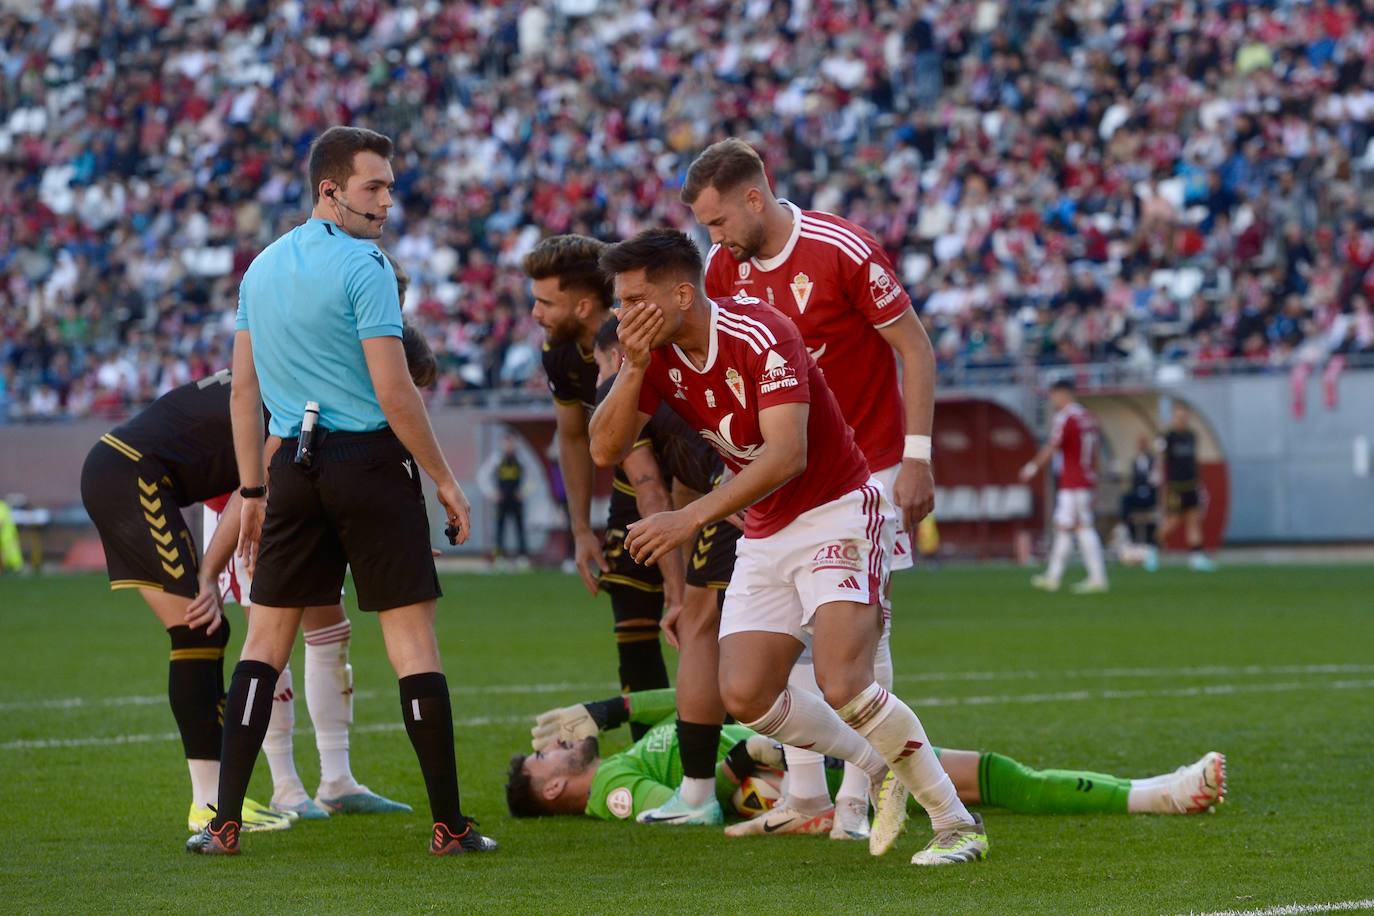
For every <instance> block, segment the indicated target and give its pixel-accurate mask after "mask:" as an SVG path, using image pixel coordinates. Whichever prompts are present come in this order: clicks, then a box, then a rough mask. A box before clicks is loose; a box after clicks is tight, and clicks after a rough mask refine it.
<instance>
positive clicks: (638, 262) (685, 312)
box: [590, 229, 987, 865]
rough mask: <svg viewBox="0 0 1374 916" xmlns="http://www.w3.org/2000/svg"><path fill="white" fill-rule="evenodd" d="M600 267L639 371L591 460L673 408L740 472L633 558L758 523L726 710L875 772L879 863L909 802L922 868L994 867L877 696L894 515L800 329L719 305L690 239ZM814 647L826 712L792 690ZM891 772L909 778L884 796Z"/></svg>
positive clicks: (731, 593) (983, 839)
mask: <svg viewBox="0 0 1374 916" xmlns="http://www.w3.org/2000/svg"><path fill="white" fill-rule="evenodd" d="M601 265H602V268H603V270H605V272H606V273H607V274H608V275H610V276H612V277H614V281H615V292H616V297H617V298H618V299H619V300H620V302H621V323H620V329H619V337H620V340H621V343H622V344H623V346H624V349H625V353H626V360H625V364H624V365H623V366H622V368H621V371H620V373H619V375H618V376H617V378H616V382H615V384H614V386H612V388H611V391H610V393H609V394H608V395H607V397H606V399H605V400H604V401H602V403H601V405H600V406H599V407H598V408H597V411H596V413H595V414H594V415H593V417H592V423H591V429H590V432H591V440H592V442H591V451H592V457H593V459H594V460H595V461H596V462H597V463H598V464H600V465H602V466H608V465H611V464H614V463H615V462H617V461H619V460H620V459H621V458H622V457H623V456H624V454H625V452H627V451H628V450H629V449H630V448H631V447H632V446H633V444H634V442H635V440H636V437H637V436H638V435H639V432H640V430H641V429H642V428H643V426H644V424H645V423H646V422H647V421H648V420H649V418H650V416H651V415H652V414H653V412H654V410H655V409H656V408H657V407H658V406H659V404H667V405H668V406H669V407H671V408H672V409H673V410H674V411H675V412H676V413H677V414H678V415H679V416H681V417H682V418H683V419H684V420H686V421H687V422H688V423H689V424H690V425H691V426H693V427H694V428H696V429H697V430H698V431H699V432H700V433H701V435H702V436H703V437H704V438H705V439H706V440H707V441H709V442H710V443H711V444H712V445H713V446H714V447H715V449H716V451H718V452H719V453H720V455H721V457H722V458H723V459H724V461H725V462H726V463H727V464H728V465H729V466H730V467H731V468H732V469H733V470H734V471H735V476H734V477H733V478H731V479H730V480H729V481H727V482H726V483H723V484H721V485H720V486H719V487H717V488H716V489H715V490H713V491H711V492H710V493H708V494H706V495H704V496H702V497H701V498H700V499H698V500H696V501H695V502H693V503H691V504H690V505H688V506H687V507H685V508H684V509H681V510H675V511H670V512H660V513H658V514H656V515H653V516H651V517H649V518H646V519H644V520H642V521H640V522H637V523H635V524H634V525H632V526H631V528H630V533H629V535H628V536H627V537H626V541H625V543H626V547H627V548H628V549H629V550H630V552H631V555H632V556H634V557H635V559H636V560H637V561H639V562H647V563H654V562H657V561H658V560H659V559H660V558H661V557H663V556H665V555H667V554H668V553H669V552H670V551H673V550H676V549H678V548H679V547H680V546H681V545H682V544H684V543H686V542H687V540H688V539H689V538H691V537H692V535H693V534H694V533H695V532H696V531H697V530H698V529H699V528H700V527H701V526H702V525H704V524H707V523H709V522H713V521H717V520H720V519H723V518H725V517H727V516H728V515H730V514H732V513H734V512H738V511H740V510H744V509H747V512H746V515H745V528H744V537H743V538H741V539H740V542H739V546H738V548H737V552H736V560H735V571H734V575H733V577H732V578H731V580H730V586H729V588H728V589H727V591H726V594H725V604H724V607H723V609H722V611H721V620H720V666H719V667H720V670H719V680H720V691H721V697H722V698H723V699H724V701H725V706H726V708H727V709H728V710H729V712H730V713H731V714H732V715H734V716H735V717H736V718H737V719H739V720H740V721H741V722H744V723H745V724H747V725H748V726H749V727H750V728H753V729H754V730H756V731H758V732H761V733H762V734H765V735H769V736H771V737H773V738H775V739H777V740H779V741H782V742H784V743H788V744H793V745H802V746H805V747H810V748H813V749H814V750H816V751H817V752H819V753H825V754H830V755H833V756H836V757H840V758H843V759H845V760H848V761H850V762H852V763H854V764H856V765H857V766H859V767H861V768H862V769H863V770H864V771H865V772H867V773H868V774H869V778H870V781H871V785H872V786H873V792H872V794H873V795H875V796H879V797H880V801H879V805H878V817H877V819H876V821H875V824H874V827H873V831H872V837H871V840H870V850H871V851H873V852H874V854H877V855H881V854H882V853H884V852H886V851H887V850H888V849H889V848H891V846H892V844H893V843H894V842H895V841H896V838H897V835H898V833H899V832H900V830H901V826H902V819H903V817H904V815H903V814H902V810H904V807H903V806H904V805H905V797H906V795H907V792H908V791H909V792H910V793H911V794H912V795H913V796H914V797H915V798H916V799H917V801H918V802H920V803H921V805H922V806H923V807H924V808H925V809H926V811H927V812H928V813H929V814H930V816H931V821H932V825H933V826H934V828H935V832H936V835H935V838H934V839H933V840H932V841H931V843H930V844H929V845H928V846H927V847H926V849H924V850H922V851H921V852H919V853H917V854H916V856H915V857H914V858H913V859H912V861H913V863H915V864H920V865H936V864H947V863H950V862H965V861H975V860H977V859H981V858H983V857H984V856H985V855H986V852H987V835H986V834H985V833H984V831H983V828H982V823H981V821H980V820H979V819H977V818H976V817H975V816H974V815H971V814H969V813H968V810H967V809H966V808H964V806H963V804H962V803H961V802H960V801H959V798H958V794H957V793H956V792H955V789H954V784H953V783H952V782H950V781H949V778H948V776H946V775H945V774H944V773H943V771H942V770H941V769H940V765H939V762H938V761H937V759H936V757H935V754H934V752H933V751H932V750H931V748H930V744H929V741H928V739H927V738H926V736H925V732H924V729H922V727H921V723H920V721H919V720H918V719H917V718H916V714H915V713H914V712H912V711H911V708H910V707H908V706H907V705H906V704H905V703H903V702H902V701H901V700H899V699H898V698H897V697H895V696H893V695H892V694H891V693H889V692H888V691H887V690H885V689H884V688H883V687H882V686H881V685H879V684H878V683H877V682H876V681H875V680H874V671H873V657H874V652H875V649H876V648H877V643H878V638H879V636H880V634H881V633H882V630H883V625H882V615H881V613H880V611H879V605H880V603H881V602H882V601H883V596H884V593H885V589H886V585H887V582H886V579H887V576H888V571H889V570H888V561H887V555H888V551H889V549H890V547H891V544H892V536H893V534H892V533H893V525H892V519H891V516H890V514H889V513H890V510H891V504H890V503H889V502H888V500H887V497H886V495H885V492H884V489H883V487H882V484H881V483H879V482H878V481H877V480H875V479H874V478H873V477H872V476H871V475H870V474H869V472H868V466H867V463H866V462H865V461H864V458H863V454H862V453H861V452H860V451H859V449H858V447H857V446H856V445H855V444H854V440H853V434H852V433H851V431H850V429H849V427H848V426H847V425H846V424H845V422H844V418H843V416H842V415H841V414H840V409H839V405H838V404H837V403H836V402H835V398H834V396H833V395H832V394H831V393H830V389H829V388H828V386H827V385H826V381H825V377H824V375H823V374H822V373H821V371H820V369H819V367H817V365H816V362H815V360H814V359H812V358H811V356H810V354H808V353H807V351H806V347H805V345H804V344H803V342H802V339H801V335H800V334H799V333H798V332H797V329H796V326H795V325H793V324H792V323H791V322H790V321H788V320H787V318H786V317H785V316H784V315H782V314H781V313H780V312H778V311H777V310H775V309H772V308H769V307H768V306H767V305H765V304H764V303H762V302H759V301H758V300H755V299H751V298H748V297H741V298H738V299H733V300H732V299H720V300H712V299H710V298H708V297H707V296H706V293H705V290H704V289H703V288H702V282H703V278H702V262H701V255H700V253H699V252H698V251H697V249H696V246H695V245H694V244H693V243H692V241H691V239H689V238H687V236H685V235H683V234H682V233H681V232H678V231H676V230H672V229H656V230H650V231H648V232H643V233H640V234H639V235H638V236H636V237H634V238H633V239H630V240H629V241H626V242H621V243H620V244H618V245H614V246H612V247H611V248H609V249H608V250H607V251H606V252H605V253H604V254H603V255H602V258H601ZM808 645H810V647H811V650H812V654H813V656H814V659H815V667H816V673H817V678H818V680H819V681H820V684H821V687H822V690H823V691H824V700H822V699H821V697H818V696H816V695H815V694H813V693H810V692H809V691H804V690H797V689H794V688H792V687H789V686H788V677H789V675H790V673H791V671H792V667H793V665H794V663H795V662H796V661H797V659H798V657H799V656H800V655H801V653H802V650H803V649H804V648H806V647H807V646H808ZM889 767H890V768H891V770H892V773H893V774H894V775H893V776H889V777H888V778H887V779H886V780H884V779H883V777H884V776H885V775H886V774H887V770H888V768H889ZM880 782H881V793H879V791H878V786H879V784H880ZM899 802H900V805H899ZM899 808H901V809H902V810H899ZM720 818H721V811H720V805H719V803H718V802H717V801H716V800H715V798H714V797H712V798H710V799H709V800H707V801H706V802H704V803H701V804H697V805H690V804H687V803H686V801H685V800H684V799H683V797H682V795H681V790H679V792H677V793H675V794H674V796H673V798H672V799H670V800H669V801H668V802H667V803H666V804H664V805H662V806H660V807H659V808H655V809H653V810H651V811H647V812H644V813H643V814H642V815H641V816H640V820H642V821H647V822H651V823H719V821H720Z"/></svg>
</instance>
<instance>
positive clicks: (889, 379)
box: [682, 138, 935, 839]
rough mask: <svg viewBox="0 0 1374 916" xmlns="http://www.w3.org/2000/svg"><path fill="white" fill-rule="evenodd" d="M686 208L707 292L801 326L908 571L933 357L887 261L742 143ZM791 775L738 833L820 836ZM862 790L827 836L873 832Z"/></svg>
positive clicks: (851, 786)
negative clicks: (888, 514) (790, 189)
mask: <svg viewBox="0 0 1374 916" xmlns="http://www.w3.org/2000/svg"><path fill="white" fill-rule="evenodd" d="M682 200H683V202H684V203H686V204H687V205H688V206H690V207H691V208H692V213H693V215H694V216H695V217H696V219H697V221H698V222H699V223H701V225H703V226H704V227H705V228H706V230H707V231H708V232H709V233H710V236H711V242H712V243H713V244H712V248H711V251H710V252H709V254H708V255H707V257H706V294H707V295H708V296H712V297H721V296H734V295H736V294H741V293H742V294H744V295H748V296H753V297H754V298H756V299H761V300H763V301H764V302H766V303H768V304H769V305H770V306H772V307H773V308H776V309H777V310H778V311H780V312H782V313H783V314H784V315H786V316H787V317H788V318H790V319H792V321H793V323H794V324H796V326H797V329H798V330H799V331H801V336H802V340H803V341H805V343H806V347H807V349H808V350H810V351H811V355H812V356H814V357H815V359H816V362H817V364H819V366H820V367H821V370H822V371H823V372H824V373H825V379H826V383H827V384H828V385H829V386H830V389H831V391H833V392H834V394H835V400H836V401H837V402H838V403H839V405H840V412H841V413H842V414H843V415H844V419H845V422H847V423H848V424H849V426H850V427H851V428H852V429H853V430H854V441H855V442H856V443H857V444H858V446H859V450H860V451H862V452H863V453H864V457H865V458H866V459H867V460H868V466H869V468H870V469H872V471H873V475H874V476H875V477H877V478H878V479H879V480H880V481H882V483H883V486H884V487H885V488H886V489H887V493H888V496H889V497H890V498H891V499H892V501H893V504H894V505H895V506H896V509H897V518H896V521H897V535H896V542H895V544H894V547H893V555H892V568H893V569H894V570H900V569H907V568H909V567H910V566H911V565H912V546H911V537H910V536H909V534H908V532H914V531H915V530H916V525H917V523H919V522H920V521H921V519H923V518H924V517H925V516H926V515H927V514H929V513H930V511H931V509H932V507H933V503H934V495H935V483H934V478H933V476H932V473H931V466H930V433H931V423H932V417H933V414H934V404H935V356H934V353H933V351H932V349H931V346H930V340H929V338H928V337H927V336H926V332H925V328H924V327H922V325H921V322H920V320H919V319H917V317H916V313H915V311H914V310H913V309H912V306H911V299H910V298H909V297H908V296H907V294H906V291H905V290H904V289H903V288H902V285H901V283H900V282H898V280H897V275H896V271H895V270H894V269H893V266H892V263H891V261H890V260H889V259H888V257H887V254H886V253H885V252H884V251H883V249H882V246H881V245H879V244H878V241H877V240H876V239H875V238H874V237H873V236H872V235H871V234H869V233H868V232H867V231H866V230H865V229H863V228H862V227H860V226H857V225H855V224H854V223H852V222H850V221H849V220H846V219H844V218H842V217H839V216H836V215H835V214H833V213H826V212H823V211H819V210H803V209H801V208H800V207H798V206H797V205H796V204H793V203H791V202H790V201H787V200H780V199H778V198H777V197H775V196H774V194H773V191H772V189H771V188H770V187H769V184H768V177H767V175H766V174H765V172H764V166H763V160H762V159H761V158H760V157H759V154H758V153H757V152H756V151H755V150H754V149H753V147H751V146H750V145H749V144H747V143H745V142H744V141H743V140H739V139H735V138H731V139H728V140H722V141H721V142H719V143H715V144H713V145H711V146H709V147H707V148H706V149H705V150H703V151H702V153H701V154H700V155H699V156H698V157H697V158H696V160H695V161H694V162H693V163H692V165H691V168H689V169H688V172H687V179H686V181H685V182H684V184H683V188H682ZM894 354H895V358H894ZM898 361H900V362H901V365H902V373H901V379H900V381H899V379H898V374H897V363H898ZM807 661H808V660H807V659H806V658H805V657H803V661H802V664H801V666H800V668H799V670H798V671H797V673H796V677H795V678H794V684H795V685H797V686H799V687H804V685H805V683H806V682H807V681H809V680H810V679H812V677H813V673H812V672H811V670H810V666H809V665H808V664H807ZM875 664H876V666H877V674H878V682H879V683H880V684H882V685H883V686H884V687H885V688H888V689H890V688H891V687H892V653H891V650H890V648H889V645H888V631H887V630H884V634H883V639H882V641H881V642H880V644H879V646H878V657H877V659H876V660H875ZM787 766H788V798H787V800H786V803H785V804H782V805H779V806H778V807H777V808H776V809H774V810H773V811H770V812H768V814H767V815H765V816H764V817H763V818H762V819H760V820H759V822H758V823H755V824H750V825H741V832H743V831H747V830H749V829H751V828H752V829H754V830H755V832H756V833H757V835H760V836H765V835H767V836H772V835H777V834H782V833H796V832H820V830H819V827H820V825H822V824H823V823H824V821H823V820H818V819H816V818H814V817H810V816H809V815H815V814H817V813H819V812H820V811H822V809H823V807H825V808H828V806H829V794H828V792H827V789H826V782H825V770H824V761H823V760H822V758H821V757H820V756H819V755H817V754H813V753H809V752H807V751H799V750H797V749H795V748H789V749H788V751H787ZM863 791H864V789H863V776H862V774H861V773H857V772H856V771H854V770H853V769H852V768H851V770H850V772H849V774H848V779H847V780H846V782H845V783H844V784H843V785H842V786H841V787H840V790H839V793H838V795H837V796H836V801H835V812H834V824H833V828H831V829H830V830H829V831H828V832H829V833H830V835H831V837H833V838H835V839H862V838H863V837H864V836H866V832H867V826H868V825H867V809H868V806H867V803H866V801H865V800H864V795H863ZM765 831H766V832H765Z"/></svg>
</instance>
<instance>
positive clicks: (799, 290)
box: [792, 273, 816, 312]
mask: <svg viewBox="0 0 1374 916" xmlns="http://www.w3.org/2000/svg"><path fill="white" fill-rule="evenodd" d="M815 285H816V284H814V283H812V282H811V278H810V277H808V276H807V275H806V274H804V273H798V274H797V275H796V276H795V277H793V278H792V298H793V299H795V300H797V311H799V312H805V311H806V304H807V303H808V302H810V301H811V290H812V288H813V287H814V286H815Z"/></svg>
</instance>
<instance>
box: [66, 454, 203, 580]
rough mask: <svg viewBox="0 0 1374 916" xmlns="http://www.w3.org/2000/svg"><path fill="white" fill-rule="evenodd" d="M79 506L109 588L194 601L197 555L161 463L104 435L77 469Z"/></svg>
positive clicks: (169, 479) (168, 478) (171, 483)
mask: <svg viewBox="0 0 1374 916" xmlns="http://www.w3.org/2000/svg"><path fill="white" fill-rule="evenodd" d="M81 502H82V504H83V505H84V506H85V507H86V514H87V515H89V516H90V517H91V521H92V522H94V523H95V529H96V531H98V532H99V533H100V544H101V546H102V547H104V548H105V568H106V570H107V571H108V573H109V577H110V588H112V589H119V588H150V589H153V590H154V591H160V592H167V593H168V594H172V595H179V596H181V597H182V598H194V597H195V596H196V572H197V570H198V568H199V554H198V552H197V551H196V543H195V541H194V540H192V539H191V532H190V531H189V530H188V529H187V527H186V521H185V519H183V518H182V517H181V509H180V508H179V507H178V506H177V501H176V493H175V490H174V489H173V481H172V478H171V477H170V476H168V474H167V470H166V468H164V467H163V466H162V464H161V462H159V461H158V460H157V459H155V458H152V457H150V456H147V455H144V454H143V453H142V452H140V451H138V450H137V449H136V448H134V447H133V446H131V445H129V444H128V443H126V442H124V441H122V440H120V439H117V438H115V437H114V436H113V435H110V434H106V435H104V436H102V437H101V438H100V441H99V442H97V443H96V444H95V446H94V447H93V448H92V449H91V451H90V454H89V455H87V456H86V463H85V464H84V465H83V466H82V468H81Z"/></svg>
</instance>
